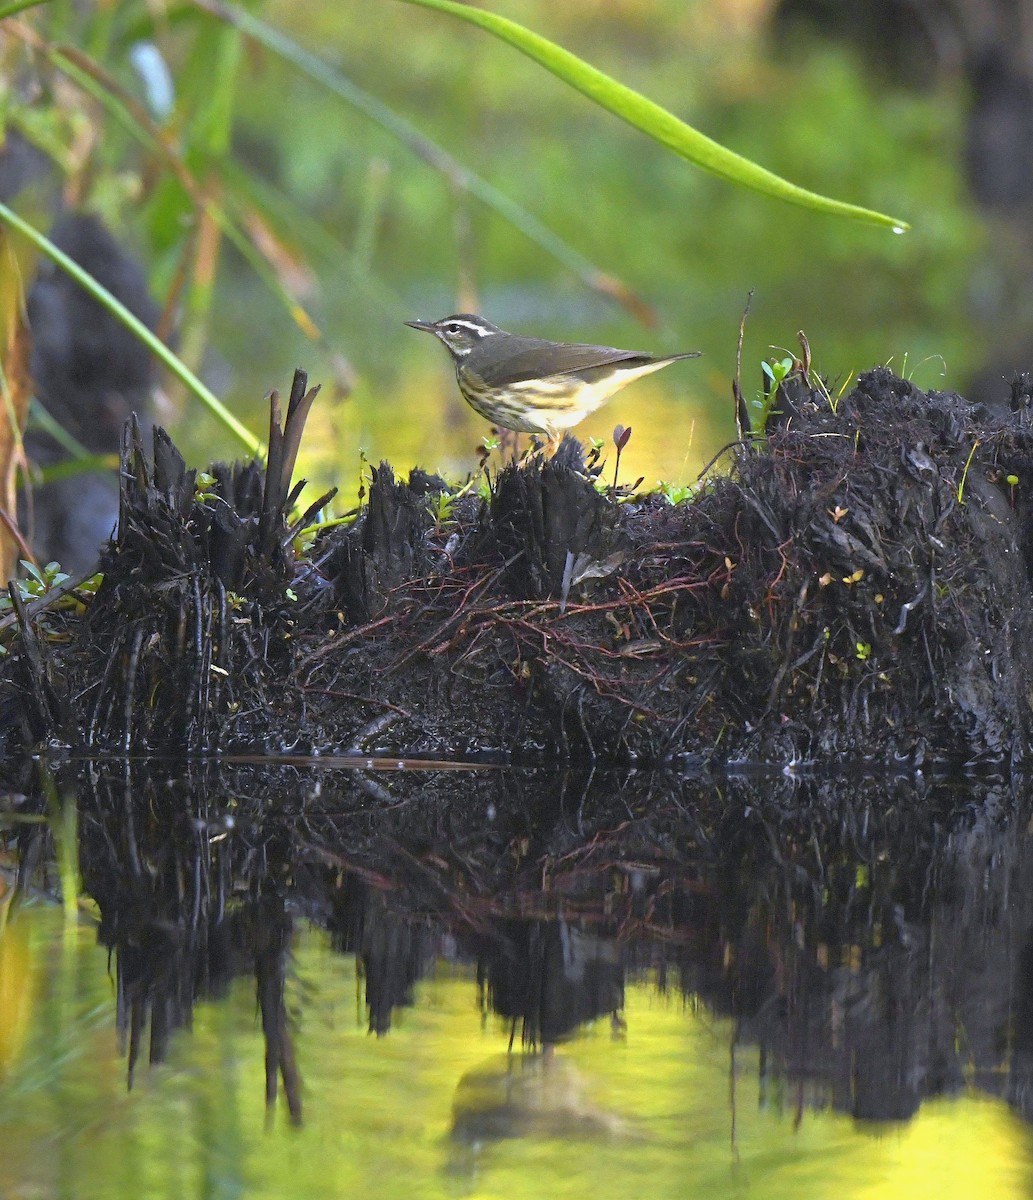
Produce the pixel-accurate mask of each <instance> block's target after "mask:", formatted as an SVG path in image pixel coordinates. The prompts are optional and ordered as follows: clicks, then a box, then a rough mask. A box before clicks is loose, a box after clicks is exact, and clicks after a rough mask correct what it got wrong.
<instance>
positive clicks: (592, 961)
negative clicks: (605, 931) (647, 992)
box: [477, 918, 624, 1047]
mask: <svg viewBox="0 0 1033 1200" xmlns="http://www.w3.org/2000/svg"><path fill="white" fill-rule="evenodd" d="M493 932H494V934H495V936H494V938H493V939H492V942H491V945H490V947H489V948H488V949H487V951H486V952H485V953H484V954H483V956H482V958H481V961H480V963H479V965H478V970H477V977H478V983H479V984H480V986H481V989H482V1004H486V1005H487V1006H488V1007H490V1009H491V1010H492V1011H493V1012H495V1013H497V1014H498V1015H499V1016H501V1017H505V1018H506V1019H507V1020H509V1021H510V1022H511V1023H512V1025H511V1035H510V1046H511V1047H512V1045H513V1041H514V1039H515V1036H516V1029H517V1025H518V1024H519V1026H520V1031H521V1034H520V1037H521V1041H522V1043H523V1044H524V1045H525V1046H543V1047H549V1046H551V1045H553V1044H555V1043H556V1042H558V1041H560V1040H561V1039H562V1038H564V1037H566V1036H568V1035H570V1034H572V1033H574V1032H576V1030H577V1029H578V1027H579V1026H581V1025H583V1024H585V1023H586V1022H588V1021H594V1020H595V1019H596V1017H600V1016H605V1015H609V1016H610V1017H611V1018H612V1020H613V1021H614V1022H615V1023H616V1022H618V1021H619V1014H620V1010H621V1008H622V1007H623V1006H624V968H623V965H622V963H621V961H620V952H619V950H618V948H617V945H616V943H615V942H614V941H613V940H612V939H608V938H605V937H598V936H593V935H592V934H590V933H587V932H585V931H584V930H581V929H578V928H576V927H575V926H574V925H572V924H571V923H570V922H568V921H566V920H563V919H562V918H559V919H557V920H554V921H499V922H498V924H497V925H496V927H495V929H494V931H493Z"/></svg>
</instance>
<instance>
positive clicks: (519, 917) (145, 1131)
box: [0, 763, 1033, 1200]
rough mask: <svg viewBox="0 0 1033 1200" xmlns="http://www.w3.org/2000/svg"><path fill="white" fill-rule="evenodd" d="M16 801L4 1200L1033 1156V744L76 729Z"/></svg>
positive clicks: (985, 1171)
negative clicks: (1005, 764)
mask: <svg viewBox="0 0 1033 1200" xmlns="http://www.w3.org/2000/svg"><path fill="white" fill-rule="evenodd" d="M41 783H42V784H43V785H45V786H43V787H39V786H38V785H40V784H41ZM4 808H5V809H6V811H7V814H8V815H7V817H6V819H5V823H4V824H3V825H2V826H0V845H2V846H4V847H5V848H4V850H3V857H2V859H0V868H2V873H0V887H2V888H3V889H4V891H3V894H2V895H0V910H2V912H3V918H2V919H3V925H2V929H3V933H2V937H0V1139H2V1140H0V1145H2V1147H3V1151H2V1153H0V1196H2V1197H4V1200H22V1198H25V1200H29V1198H32V1200H36V1198H44V1197H46V1198H49V1197H70V1198H79V1197H82V1198H84V1200H86V1198H94V1197H96V1198H101V1197H112V1198H115V1197H118V1198H121V1197H143V1198H149V1197H176V1198H180V1197H189V1198H192V1197H285V1196H287V1197H299V1198H303V1200H304V1198H308V1197H338V1196H342V1197H343V1196H351V1195H367V1196H373V1197H381V1196H382V1197H385V1198H388V1197H395V1196H399V1197H424V1196H426V1197H437V1196H441V1197H457V1196H466V1197H501V1196H521V1195H526V1196H558V1197H610V1196H613V1197H618V1196H619V1197H625V1196H631V1195H643V1196H650V1197H653V1196H655V1197H667V1196H671V1197H675V1196H677V1197H692V1196H700V1197H725V1196H729V1197H731V1196H761V1197H781V1196H785V1197H812V1196H813V1197H824V1196H837V1197H865V1196H873V1197H874V1196H878V1197H896V1196H900V1197H924V1196H930V1197H932V1196H935V1197H939V1198H941V1200H944V1198H950V1197H955V1196H957V1197H961V1196H965V1197H968V1196H973V1195H979V1196H989V1197H1011V1196H1027V1195H1029V1194H1030V1191H1031V1190H1033V1136H1031V1134H1033V1127H1031V1124H1030V1120H1031V1117H1033V1065H1031V1064H1033V994H1031V989H1033V939H1031V932H1033V886H1031V885H1033V878H1031V874H1033V856H1031V855H1030V853H1029V850H1030V848H1031V847H1030V841H1031V833H1030V824H1029V815H1030V811H1031V805H1030V804H1029V799H1028V797H1027V796H1026V794H1025V793H1024V792H1023V791H1022V789H1020V788H1018V787H1017V786H1016V785H1014V784H1013V783H1011V782H1010V781H1009V782H1003V781H991V782H984V783H978V784H977V783H975V782H973V781H964V782H953V783H952V782H946V781H944V782H940V783H935V784H930V783H927V782H926V781H924V780H921V779H917V780H916V779H897V780H891V781H886V780H882V781H876V780H871V779H868V780H866V779H863V778H861V777H854V778H852V779H850V780H824V781H815V780H810V781H808V780H803V781H801V780H786V779H780V778H777V777H772V778H765V777H758V778H753V779H731V780H729V779H725V780H722V781H719V782H713V781H711V782H702V781H699V780H693V779H680V778H677V777H674V776H663V777H658V776H650V775H645V774H642V773H639V774H625V775H622V776H615V775H605V774H601V773H594V774H592V773H586V774H581V775H570V774H568V775H563V776H557V775H555V774H551V775H547V774H543V773H537V772H533V771H527V772H513V771H500V770H482V771H476V772H462V771H451V772H445V771H430V770H412V771H396V772H357V771H354V770H350V771H337V772H335V771H329V770H310V769H306V768H301V767H279V768H260V767H257V766H249V765H237V766H233V765H230V764H221V765H214V764H196V763H195V764H193V765H191V766H190V767H189V768H184V769H180V768H177V769H170V767H169V766H168V765H167V764H166V765H164V766H161V767H155V766H154V765H153V764H152V765H150V766H143V765H140V764H126V763H123V764H112V765H106V766H98V765H96V764H78V765H75V764H69V765H66V766H64V767H62V768H61V769H60V770H57V771H55V773H54V775H53V776H50V777H41V776H40V773H39V772H37V771H35V770H34V769H33V770H29V771H27V774H26V776H25V778H23V779H22V780H21V781H19V786H18V787H16V788H12V790H11V793H10V794H9V796H8V797H7V799H6V802H5V804H4ZM38 818H42V819H38ZM76 870H78V872H79V874H80V879H81V882H80V884H79V885H78V887H76V886H74V885H73V884H72V880H73V879H74V876H75V873H76ZM62 879H63V880H64V881H65V885H66V894H67V896H68V902H67V903H65V904H62V903H61V889H60V883H61V880H62ZM76 890H78V892H79V896H78V902H77V903H72V902H71V901H72V893H73V892H74V891H76ZM130 1084H131V1086H130Z"/></svg>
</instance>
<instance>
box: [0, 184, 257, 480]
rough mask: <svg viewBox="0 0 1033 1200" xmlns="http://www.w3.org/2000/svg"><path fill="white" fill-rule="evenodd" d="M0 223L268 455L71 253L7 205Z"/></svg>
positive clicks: (253, 450) (1, 208) (244, 439)
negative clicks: (36, 252) (28, 243)
mask: <svg viewBox="0 0 1033 1200" xmlns="http://www.w3.org/2000/svg"><path fill="white" fill-rule="evenodd" d="M0 221H6V222H7V224H8V225H10V226H11V228H12V229H17V230H18V232H19V233H20V234H22V235H23V237H26V238H28V239H29V241H30V242H32V244H33V245H34V246H35V247H36V248H37V249H39V250H41V251H42V252H43V253H44V254H45V255H46V256H47V258H49V259H50V260H51V261H52V262H54V263H56V264H57V265H58V266H59V267H60V268H61V270H62V271H64V272H65V273H66V274H68V275H70V276H71V277H72V278H73V279H74V280H75V282H76V283H78V284H79V286H80V287H82V288H84V289H85V290H86V291H87V292H89V294H90V295H91V296H92V297H93V298H94V300H96V301H97V303H98V304H100V305H101V306H102V307H103V308H105V309H107V311H108V312H109V313H111V315H112V316H113V317H114V318H115V319H116V320H117V321H120V322H121V323H122V324H123V325H124V326H125V327H126V329H128V330H129V331H130V333H132V334H133V335H134V336H135V337H137V338H139V340H140V341H141V342H143V344H144V345H145V346H146V347H147V348H148V349H149V350H150V351H151V353H152V354H153V355H154V356H155V357H156V358H158V359H160V360H161V362H162V363H163V364H164V365H165V366H166V367H167V368H168V369H169V370H170V371H171V372H172V374H173V375H175V376H176V378H177V379H179V380H180V381H181V382H182V383H183V384H184V385H185V386H186V387H187V388H188V389H189V390H190V392H192V393H193V395H195V396H196V397H197V398H198V400H200V401H201V403H202V404H204V405H205V406H206V407H207V408H208V410H209V411H210V412H211V413H212V415H213V416H214V417H215V418H216V419H217V420H218V421H219V422H220V423H221V424H222V425H224V426H225V427H226V428H227V429H228V430H229V431H230V432H231V433H232V434H234V435H235V436H236V437H237V438H238V439H239V440H240V441H241V443H242V444H243V445H244V446H245V447H246V448H247V449H248V451H249V452H250V453H251V454H254V455H255V456H256V457H261V456H262V455H264V453H265V447H264V446H263V445H262V443H261V442H260V441H259V439H258V438H256V437H255V435H254V434H253V433H252V432H251V431H250V430H249V429H248V428H247V427H246V426H245V425H242V424H241V423H240V421H238V420H237V418H236V417H235V416H234V415H233V414H232V413H231V412H230V411H229V409H228V408H226V407H225V405H224V404H223V403H222V401H221V400H220V399H219V398H218V397H217V396H216V395H215V393H214V392H211V391H209V389H208V388H206V387H205V385H204V384H203V383H202V382H201V381H200V379H198V378H197V376H196V375H195V374H194V373H193V371H191V370H190V368H189V367H188V366H187V365H186V363H184V362H183V361H182V360H181V359H179V358H177V357H176V355H175V354H173V353H172V351H171V350H170V349H169V348H168V347H167V346H166V345H165V344H164V343H163V342H162V341H160V340H159V339H158V338H157V337H156V336H155V335H154V334H153V333H152V332H151V331H150V330H149V329H148V328H147V326H146V325H145V324H144V323H143V322H142V321H141V320H140V319H139V317H136V316H134V315H133V314H132V313H131V312H130V311H129V309H128V308H126V306H125V305H124V304H122V303H120V302H119V301H118V300H116V299H115V297H114V296H113V295H112V294H111V293H110V292H109V291H108V290H107V288H105V287H102V286H101V285H100V284H99V283H98V282H97V281H96V279H94V278H93V276H92V275H89V274H87V272H86V271H84V270H83V269H82V267H80V266H79V264H78V263H77V262H76V261H75V260H74V259H71V258H69V257H68V255H67V254H65V252H64V251H63V250H61V249H60V248H59V247H57V246H55V245H54V243H53V242H52V241H51V240H50V239H49V238H47V237H45V236H44V235H43V234H42V233H40V232H39V230H38V229H36V228H34V227H33V226H32V225H30V224H29V223H28V222H27V221H23V220H22V218H21V217H19V216H18V214H17V213H16V212H13V211H12V210H11V209H9V208H8V207H7V205H6V204H2V203H0Z"/></svg>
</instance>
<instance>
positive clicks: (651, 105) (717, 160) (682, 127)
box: [405, 0, 910, 233]
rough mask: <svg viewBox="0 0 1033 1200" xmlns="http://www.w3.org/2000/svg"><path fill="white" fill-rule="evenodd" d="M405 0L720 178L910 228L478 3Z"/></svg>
mask: <svg viewBox="0 0 1033 1200" xmlns="http://www.w3.org/2000/svg"><path fill="white" fill-rule="evenodd" d="M405 3H406V4H416V5H418V6H419V7H420V8H430V9H433V10H434V11H436V12H442V13H448V14H450V15H451V16H454V17H459V18H460V19H461V20H463V21H467V22H469V23H470V24H471V25H477V26H479V27H480V28H481V29H485V30H487V31H488V32H489V33H491V34H494V35H495V37H497V38H500V39H501V40H502V41H504V42H508V43H509V44H510V45H511V46H514V47H515V48H516V49H517V50H519V51H520V52H521V53H522V54H526V55H527V56H528V58H532V59H534V61H535V62H537V63H539V64H540V65H541V66H543V67H545V69H546V70H547V71H551V72H552V74H553V75H556V76H557V77H558V78H560V79H562V80H563V81H564V83H568V84H570V86H571V87H573V88H576V89H577V90H578V91H579V92H581V93H583V94H584V95H585V96H587V97H588V98H589V99H590V100H592V101H594V102H595V103H596V104H598V105H599V106H600V107H601V108H605V109H608V110H609V111H610V112H611V113H613V114H614V116H617V117H620V118H621V120H623V121H627V123H628V124H629V125H633V126H634V127H635V128H636V129H640V130H641V131H642V132H643V133H645V134H648V135H649V137H651V138H653V139H654V140H655V141H657V142H659V143H660V144H661V145H663V146H667V147H668V149H670V150H673V151H674V152H675V154H678V155H680V156H681V157H682V158H685V159H688V161H689V162H691V163H695V164H696V166H698V167H702V168H703V169H704V170H705V171H710V172H711V173H712V174H714V175H717V176H719V177H720V178H721V179H727V180H728V181H729V182H731V183H738V184H741V185H742V186H743V187H749V188H753V189H754V190H755V191H758V192H762V193H763V194H764V195H767V196H774V197H775V198H776V199H778V200H786V201H788V202H789V203H790V204H800V205H803V207H805V208H811V209H814V210H815V211H816V212H824V213H829V214H830V215H832V216H839V217H850V218H853V219H854V220H857V221H868V222H871V223H872V224H875V225H884V226H888V227H890V228H891V229H892V230H893V231H894V232H895V233H903V232H904V231H905V230H906V229H909V228H910V226H909V225H908V224H907V222H906V221H902V220H900V218H899V217H890V216H887V215H886V214H885V213H880V212H875V211H874V210H873V209H870V208H862V207H860V206H859V205H856V204H847V203H845V202H844V201H842V200H833V199H831V198H830V197H828V196H821V195H819V194H818V193H817V192H811V191H808V190H807V188H802V187H798V186H797V185H796V184H795V183H790V182H789V181H788V180H787V179H783V178H782V177H781V176H780V175H776V174H774V172H772V171H769V170H767V169H766V168H765V167H762V166H760V165H759V164H757V163H755V162H752V161H751V160H750V159H748V158H743V156H742V155H741V154H736V153H735V151H734V150H729V149H727V148H726V147H725V146H722V145H720V144H719V143H718V142H715V141H714V140H713V139H712V138H709V137H707V136H706V134H703V133H700V132H699V130H697V129H693V128H692V126H691V125H687V124H686V123H685V122H684V121H682V120H680V119H679V118H678V117H676V116H675V115H674V114H673V113H670V112H668V111H667V109H666V108H662V107H661V106H660V105H659V104H657V103H655V102H654V101H653V100H649V99H647V98H646V97H645V96H643V95H642V94H641V93H640V92H636V91H635V90H634V89H633V88H630V87H627V86H626V85H625V84H623V83H619V82H618V81H617V80H616V79H614V78H613V77H612V76H610V75H607V74H605V73H604V72H603V71H600V70H598V69H597V68H596V67H593V66H591V65H590V64H589V63H586V62H585V61H584V60H583V59H580V58H578V57H577V55H576V54H571V53H570V51H569V50H564V49H563V48H562V47H561V46H557V45H556V43H555V42H550V41H549V40H548V38H544V37H542V36H541V35H540V34H537V33H532V32H531V30H529V29H525V28H524V26H523V25H518V24H517V23H516V22H515V21H510V20H508V19H507V18H506V17H500V16H498V15H497V14H495V13H491V12H486V11H485V10H484V9H481V8H470V7H469V6H467V5H465V4H457V3H455V0H405Z"/></svg>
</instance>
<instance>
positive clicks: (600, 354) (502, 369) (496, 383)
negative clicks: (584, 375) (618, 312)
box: [469, 338, 652, 387]
mask: <svg viewBox="0 0 1033 1200" xmlns="http://www.w3.org/2000/svg"><path fill="white" fill-rule="evenodd" d="M513 340H514V341H516V340H517V339H515V338H514V339H513ZM519 342H520V344H519V345H517V346H507V347H506V352H505V353H504V354H502V355H499V354H498V351H497V349H495V354H496V357H495V358H494V361H492V362H491V363H490V365H489V366H488V367H487V368H484V367H483V366H482V365H481V364H480V363H478V362H477V361H476V359H473V360H472V361H470V363H469V366H470V368H471V370H473V371H475V372H476V374H478V375H479V376H480V377H481V378H482V379H484V381H485V382H486V383H489V384H491V385H492V386H493V387H505V386H507V385H508V384H512V383H522V382H523V381H524V380H527V379H540V378H541V377H543V376H546V375H576V374H577V373H578V372H579V371H588V370H591V369H592V368H593V367H606V366H610V365H611V364H612V363H624V362H626V363H628V364H631V363H635V362H641V363H643V364H644V363H647V362H650V361H651V360H652V355H649V354H644V353H642V352H641V351H637V350H617V349H615V348H614V347H612V346H580V345H563V344H557V343H555V342H547V341H544V340H542V341H539V340H538V339H536V338H520V339H519ZM474 353H475V354H476V351H475V352H474Z"/></svg>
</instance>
